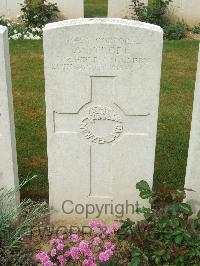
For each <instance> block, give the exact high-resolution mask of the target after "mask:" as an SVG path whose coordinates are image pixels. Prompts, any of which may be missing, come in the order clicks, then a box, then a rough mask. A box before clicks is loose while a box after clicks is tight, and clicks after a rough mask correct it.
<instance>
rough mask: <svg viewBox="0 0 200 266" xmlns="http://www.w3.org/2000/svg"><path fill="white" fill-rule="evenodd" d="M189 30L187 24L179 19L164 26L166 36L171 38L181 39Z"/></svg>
mask: <svg viewBox="0 0 200 266" xmlns="http://www.w3.org/2000/svg"><path fill="white" fill-rule="evenodd" d="M187 31H188V27H187V25H186V24H185V23H184V22H183V21H178V22H176V23H174V24H172V23H171V24H169V25H167V26H165V27H164V37H165V38H166V39H169V40H180V39H182V38H184V37H185V36H186V34H187Z"/></svg>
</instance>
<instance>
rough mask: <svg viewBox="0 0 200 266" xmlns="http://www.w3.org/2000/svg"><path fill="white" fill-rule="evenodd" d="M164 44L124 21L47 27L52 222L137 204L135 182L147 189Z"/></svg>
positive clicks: (152, 29) (153, 31)
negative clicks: (87, 211)
mask: <svg viewBox="0 0 200 266" xmlns="http://www.w3.org/2000/svg"><path fill="white" fill-rule="evenodd" d="M162 43H163V33H162V30H161V28H160V27H158V26H154V25H150V24H145V23H141V22H134V21H128V20H122V19H79V20H71V21H64V22H58V23H52V24H49V25H47V26H46V27H45V29H44V55H45V80H46V108H47V138H48V171H49V172H48V176H49V189H50V192H49V193H50V195H49V197H50V206H51V207H53V208H54V209H55V210H57V211H58V213H57V214H56V215H54V216H53V217H52V219H53V220H54V219H55V220H60V219H65V220H67V221H68V222H69V223H74V221H75V222H78V223H82V222H84V221H85V219H84V215H85V213H82V214H79V215H78V214H77V215H75V212H76V211H77V212H79V213H81V212H82V211H83V206H85V205H86V204H98V206H99V207H101V206H102V204H108V205H109V204H110V208H111V205H112V204H113V205H114V206H116V205H117V204H125V203H126V201H128V202H129V203H132V204H135V203H136V202H137V201H139V197H138V191H137V190H136V188H135V185H136V182H138V181H139V180H141V179H145V180H147V181H148V182H149V183H150V185H151V184H152V180H153V172H154V156H155V146H156V131H157V116H158V105H159V90H160V72H161V58H162ZM67 200H68V202H67V203H66V202H65V201H67ZM70 201H71V202H70ZM63 202H65V203H66V204H65V206H64V207H65V208H64V210H65V212H70V211H72V209H73V211H72V213H71V214H70V215H69V214H68V215H67V214H64V213H63V211H62V204H63ZM72 202H73V203H72ZM77 204H79V205H78V207H77ZM142 204H143V201H142ZM81 205H82V207H81ZM147 205H148V204H147ZM75 206H76V207H77V208H76V209H75ZM119 208H120V207H119ZM129 209H131V207H130V206H129ZM131 210H132V209H131ZM90 211H91V212H92V207H90ZM107 212H110V211H109V210H108V211H107ZM114 212H115V213H116V212H119V209H118V210H116V209H114ZM95 215H96V214H94V216H93V217H95ZM91 217H92V216H90V218H91ZM135 217H136V216H135ZM100 218H102V219H103V220H105V221H111V220H114V219H115V218H116V217H114V216H113V215H109V213H107V214H104V215H103V214H102V215H101V217H100Z"/></svg>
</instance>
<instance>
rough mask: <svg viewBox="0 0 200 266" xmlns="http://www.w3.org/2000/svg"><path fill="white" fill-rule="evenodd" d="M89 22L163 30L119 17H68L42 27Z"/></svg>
mask: <svg viewBox="0 0 200 266" xmlns="http://www.w3.org/2000/svg"><path fill="white" fill-rule="evenodd" d="M91 24H104V25H105V24H107V25H121V26H130V27H137V28H143V29H148V30H152V31H157V32H161V33H162V32H163V30H162V28H161V27H160V26H157V25H154V24H149V23H145V22H141V21H137V20H128V19H121V18H79V19H68V20H63V21H59V22H54V23H49V24H47V25H46V26H45V27H44V31H46V30H52V29H58V28H64V27H70V26H76V25H78V26H80V25H91Z"/></svg>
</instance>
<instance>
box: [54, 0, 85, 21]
mask: <svg viewBox="0 0 200 266" xmlns="http://www.w3.org/2000/svg"><path fill="white" fill-rule="evenodd" d="M50 2H52V3H57V5H58V8H59V10H60V15H61V16H62V17H64V18H68V19H71V18H83V17H84V0H50Z"/></svg>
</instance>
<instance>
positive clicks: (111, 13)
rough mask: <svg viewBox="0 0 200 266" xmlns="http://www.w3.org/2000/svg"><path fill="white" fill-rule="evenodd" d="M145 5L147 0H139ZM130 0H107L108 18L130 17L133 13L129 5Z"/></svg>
mask: <svg viewBox="0 0 200 266" xmlns="http://www.w3.org/2000/svg"><path fill="white" fill-rule="evenodd" d="M140 2H141V3H144V4H145V5H147V4H148V0H140ZM132 5H133V2H132V0H108V17H109V18H130V17H132V15H133V10H132V8H131V6H132Z"/></svg>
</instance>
